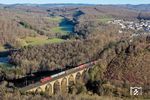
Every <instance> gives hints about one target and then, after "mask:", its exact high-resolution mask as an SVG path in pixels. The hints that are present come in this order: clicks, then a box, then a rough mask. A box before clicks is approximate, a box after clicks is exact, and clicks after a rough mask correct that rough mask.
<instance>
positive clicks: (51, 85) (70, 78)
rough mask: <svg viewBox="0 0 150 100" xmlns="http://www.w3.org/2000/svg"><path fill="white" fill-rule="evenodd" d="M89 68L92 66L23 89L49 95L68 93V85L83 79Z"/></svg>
mask: <svg viewBox="0 0 150 100" xmlns="http://www.w3.org/2000/svg"><path fill="white" fill-rule="evenodd" d="M89 69H90V68H87V67H86V68H83V69H79V70H76V71H73V72H70V73H68V74H64V75H61V76H58V77H56V78H54V79H52V80H50V81H48V82H46V83H40V82H38V83H35V84H33V85H31V86H30V85H29V86H27V87H24V88H23V89H22V90H23V91H24V92H29V93H41V92H45V93H47V94H48V95H53V94H57V93H68V87H69V86H70V85H71V84H76V83H77V82H79V81H82V80H83V77H84V76H85V74H86V72H87V71H88V70H89Z"/></svg>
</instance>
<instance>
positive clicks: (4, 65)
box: [0, 62, 13, 68]
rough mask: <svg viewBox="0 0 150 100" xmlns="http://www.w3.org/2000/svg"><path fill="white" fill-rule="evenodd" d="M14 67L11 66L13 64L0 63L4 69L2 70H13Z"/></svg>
mask: <svg viewBox="0 0 150 100" xmlns="http://www.w3.org/2000/svg"><path fill="white" fill-rule="evenodd" d="M12 66H13V65H11V64H8V63H2V62H0V67H2V68H11V67H12Z"/></svg>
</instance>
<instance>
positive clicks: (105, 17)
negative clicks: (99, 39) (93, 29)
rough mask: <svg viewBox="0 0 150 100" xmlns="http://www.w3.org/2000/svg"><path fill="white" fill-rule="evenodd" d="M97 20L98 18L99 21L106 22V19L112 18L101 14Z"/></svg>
mask: <svg viewBox="0 0 150 100" xmlns="http://www.w3.org/2000/svg"><path fill="white" fill-rule="evenodd" d="M97 20H98V21H99V22H102V23H106V22H108V21H110V20H113V18H112V17H110V16H102V17H99V18H98V19H97Z"/></svg>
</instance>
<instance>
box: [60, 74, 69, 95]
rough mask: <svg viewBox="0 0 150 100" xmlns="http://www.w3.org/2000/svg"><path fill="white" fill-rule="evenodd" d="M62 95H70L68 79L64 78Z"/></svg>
mask: <svg viewBox="0 0 150 100" xmlns="http://www.w3.org/2000/svg"><path fill="white" fill-rule="evenodd" d="M61 93H62V94H66V93H68V80H67V78H66V77H65V78H63V79H62V81H61Z"/></svg>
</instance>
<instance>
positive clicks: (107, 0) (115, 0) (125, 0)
mask: <svg viewBox="0 0 150 100" xmlns="http://www.w3.org/2000/svg"><path fill="white" fill-rule="evenodd" d="M0 3H2V4H15V3H37V4H44V3H88V4H150V0H0Z"/></svg>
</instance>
